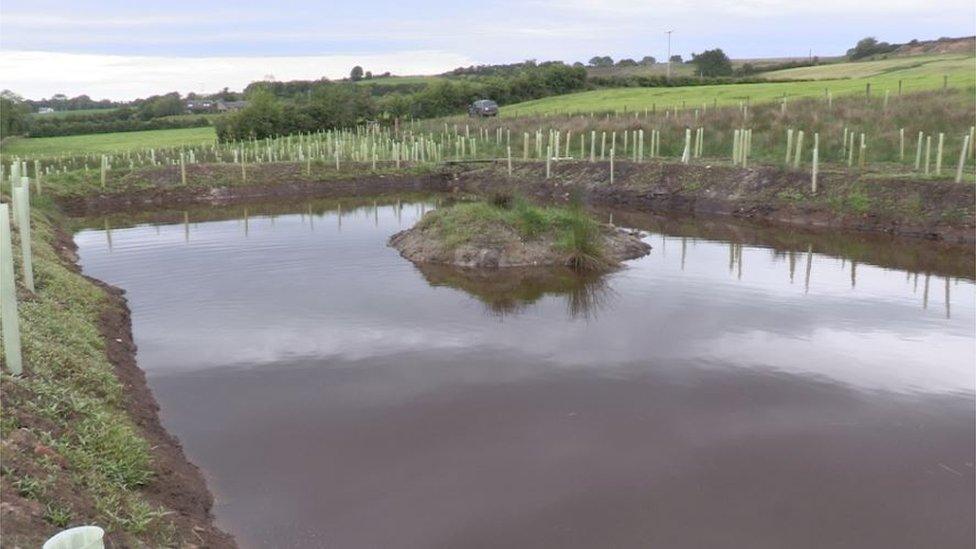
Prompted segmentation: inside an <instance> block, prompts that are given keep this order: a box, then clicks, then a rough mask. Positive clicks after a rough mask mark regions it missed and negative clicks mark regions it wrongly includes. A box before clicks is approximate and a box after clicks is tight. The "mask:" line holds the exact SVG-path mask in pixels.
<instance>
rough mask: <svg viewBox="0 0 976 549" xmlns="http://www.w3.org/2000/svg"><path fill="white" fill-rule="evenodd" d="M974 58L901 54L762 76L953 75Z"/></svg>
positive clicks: (970, 66) (795, 78)
mask: <svg viewBox="0 0 976 549" xmlns="http://www.w3.org/2000/svg"><path fill="white" fill-rule="evenodd" d="M973 63H974V58H973V56H971V55H951V56H949V55H926V56H920V57H898V58H894V59H883V60H880V61H861V62H857V63H838V64H833V65H818V66H816V67H799V68H795V69H784V70H779V71H772V72H767V73H765V74H764V75H763V76H765V77H767V78H771V79H776V80H810V79H813V80H829V79H836V78H864V77H868V76H877V75H881V74H884V73H890V72H895V73H898V74H911V75H912V76H915V75H935V76H939V77H941V76H942V75H943V74H954V73H962V72H964V71H967V70H968V71H969V72H970V73H972V71H973V69H974V66H973Z"/></svg>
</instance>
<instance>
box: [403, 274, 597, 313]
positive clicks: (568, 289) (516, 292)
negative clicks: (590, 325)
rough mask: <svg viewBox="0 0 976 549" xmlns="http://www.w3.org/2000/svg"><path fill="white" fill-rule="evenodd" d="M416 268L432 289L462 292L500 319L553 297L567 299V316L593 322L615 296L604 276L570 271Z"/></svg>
mask: <svg viewBox="0 0 976 549" xmlns="http://www.w3.org/2000/svg"><path fill="white" fill-rule="evenodd" d="M416 267H417V269H418V270H419V271H420V273H421V274H422V275H423V276H424V279H426V280H427V282H428V283H430V284H431V285H432V286H448V287H451V288H456V289H459V290H462V291H464V292H466V293H468V294H470V295H471V296H472V297H474V298H476V299H478V300H479V301H481V302H482V303H483V304H484V305H485V309H486V311H488V312H489V313H491V314H493V315H497V316H505V315H512V314H518V313H520V312H522V311H524V310H525V309H526V308H527V307H528V306H529V305H532V304H534V303H536V302H537V301H539V300H540V299H542V298H543V297H545V296H547V295H553V296H565V299H566V309H567V312H568V313H569V314H570V316H572V317H573V318H592V317H594V316H595V315H596V313H597V312H599V311H600V310H601V309H602V308H604V307H606V306H608V305H609V303H610V301H611V300H612V298H613V296H614V293H613V290H612V289H611V288H610V286H609V285H608V284H607V282H606V278H605V277H604V276H603V275H602V274H600V273H596V272H579V271H575V270H573V269H570V268H567V267H511V268H507V269H466V268H460V267H455V266H453V265H442V264H433V263H418V264H416Z"/></svg>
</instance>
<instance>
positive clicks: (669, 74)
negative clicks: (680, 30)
mask: <svg viewBox="0 0 976 549" xmlns="http://www.w3.org/2000/svg"><path fill="white" fill-rule="evenodd" d="M664 32H666V33H668V80H671V33H672V32H674V31H673V30H668V31H664Z"/></svg>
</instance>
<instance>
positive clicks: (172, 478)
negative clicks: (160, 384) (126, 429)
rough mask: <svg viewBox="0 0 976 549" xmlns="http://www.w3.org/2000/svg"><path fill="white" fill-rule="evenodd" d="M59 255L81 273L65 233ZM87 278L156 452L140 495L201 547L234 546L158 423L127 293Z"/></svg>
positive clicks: (130, 407) (132, 404) (112, 358)
mask: <svg viewBox="0 0 976 549" xmlns="http://www.w3.org/2000/svg"><path fill="white" fill-rule="evenodd" d="M57 251H58V255H59V256H60V258H61V260H62V261H63V263H64V264H65V266H66V267H67V268H69V269H71V270H73V271H75V272H78V273H81V267H80V266H79V265H78V255H77V245H76V244H75V242H74V239H73V238H72V236H71V235H70V234H68V233H67V232H65V231H64V230H62V229H58V231H57ZM82 276H85V275H82ZM85 278H86V279H87V280H89V281H91V282H92V283H93V284H95V285H96V286H98V287H99V288H100V289H101V290H102V291H103V292H104V293H105V296H106V298H107V304H106V306H105V308H104V310H103V311H102V314H101V316H100V318H99V326H98V328H99V331H100V332H101V335H102V337H103V338H104V341H105V353H106V355H107V356H108V360H109V362H110V363H111V364H112V366H113V367H114V368H115V374H116V377H118V379H119V381H120V382H121V383H122V386H123V387H124V389H125V391H124V393H125V401H124V408H125V411H126V412H127V413H128V415H129V417H130V418H132V421H133V422H134V423H135V425H136V426H137V427H138V428H139V429H140V431H141V434H142V436H143V438H144V439H145V440H146V441H147V442H148V443H149V445H150V447H151V448H152V449H153V470H154V473H155V475H154V476H153V479H152V481H151V482H150V483H149V484H147V485H146V486H144V487H143V488H142V489H141V492H142V494H143V495H145V496H146V498H147V499H148V500H150V501H151V502H153V503H155V504H158V505H162V506H165V507H166V508H168V509H173V510H176V511H177V512H178V513H179V514H178V515H177V516H170V517H169V518H170V520H171V521H172V522H173V524H174V525H175V526H176V527H177V528H178V529H179V530H180V531H181V532H184V533H190V532H192V534H193V536H187V538H192V537H195V538H197V540H198V543H199V545H200V546H201V547H236V543H235V542H234V538H233V537H232V536H230V535H229V534H227V533H225V532H223V531H221V530H220V529H218V528H217V527H216V526H215V525H214V517H213V515H212V513H211V509H212V508H213V503H214V499H213V495H212V494H211V493H210V490H209V489H208V488H207V484H206V481H205V480H204V478H203V474H202V473H201V471H200V469H199V468H197V466H196V465H194V464H193V463H191V462H190V461H189V460H188V459H187V457H186V455H185V454H184V453H183V446H182V445H181V444H180V442H179V440H177V439H176V437H174V436H173V435H171V434H170V433H168V432H167V431H166V429H165V428H164V427H163V425H162V423H161V422H160V419H159V404H158V403H157V402H156V399H155V397H154V396H153V394H152V391H150V389H149V385H148V384H147V383H146V374H145V372H144V371H143V370H142V369H141V368H139V366H138V364H137V362H136V352H137V348H136V344H135V342H134V341H133V337H132V318H131V313H130V311H129V306H128V302H127V300H126V298H125V290H123V289H121V288H117V287H115V286H112V285H110V284H107V283H105V282H103V281H101V280H98V279H96V278H92V277H89V276H85ZM107 541H108V542H109V543H108V546H109V547H111V546H113V545H112V544H111V542H112V538H111V536H109V537H108V539H107ZM123 543H124V542H123Z"/></svg>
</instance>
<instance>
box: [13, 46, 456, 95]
mask: <svg viewBox="0 0 976 549" xmlns="http://www.w3.org/2000/svg"><path fill="white" fill-rule="evenodd" d="M474 63H475V61H474V60H472V59H471V58H469V57H467V56H465V55H461V54H456V53H450V52H445V51H435V50H416V51H400V52H389V53H371V54H362V55H358V54H342V55H318V56H227V57H192V58H189V57H164V56H126V55H99V54H74V53H55V52H41V51H3V52H0V75H3V76H2V81H0V87H3V88H8V89H11V90H13V91H15V92H17V93H19V94H21V95H24V96H26V97H31V98H39V97H49V96H51V95H53V94H55V93H67V94H69V95H71V94H74V93H86V94H88V95H90V96H92V97H94V98H99V99H100V98H108V99H116V100H123V99H133V98H136V97H146V96H148V95H154V94H158V93H165V92H168V91H173V90H176V91H179V92H182V93H186V92H189V91H196V92H200V91H208V92H213V91H216V90H219V89H221V88H223V87H225V86H229V87H230V88H231V89H238V90H239V89H243V88H244V87H245V86H247V84H249V83H250V82H253V81H255V80H260V79H263V78H264V76H265V75H268V74H271V75H274V76H275V77H276V79H278V80H295V79H316V78H321V77H323V76H324V77H328V78H340V77H344V76H347V75H348V74H349V70H350V69H351V68H352V67H353V66H354V65H362V66H363V67H364V68H366V69H367V70H373V71H374V72H383V71H391V72H393V73H394V74H433V73H439V72H444V71H446V70H449V69H452V68H455V67H458V66H466V65H471V64H474Z"/></svg>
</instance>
